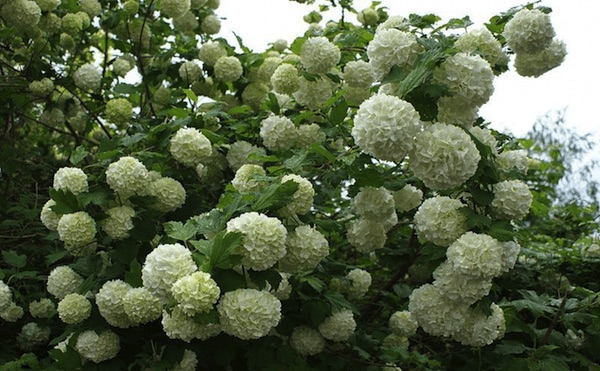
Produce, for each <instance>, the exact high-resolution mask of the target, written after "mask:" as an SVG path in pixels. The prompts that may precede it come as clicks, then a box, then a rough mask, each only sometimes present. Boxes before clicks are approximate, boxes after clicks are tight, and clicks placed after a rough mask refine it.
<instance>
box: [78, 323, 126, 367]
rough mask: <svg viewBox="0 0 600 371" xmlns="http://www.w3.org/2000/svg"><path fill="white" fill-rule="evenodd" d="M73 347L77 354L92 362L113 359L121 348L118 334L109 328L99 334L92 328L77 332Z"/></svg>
mask: <svg viewBox="0 0 600 371" xmlns="http://www.w3.org/2000/svg"><path fill="white" fill-rule="evenodd" d="M75 349H76V350H77V351H78V352H79V354H80V355H81V356H82V357H83V358H85V359H87V360H90V361H92V362H94V363H100V362H103V361H107V360H109V359H113V358H115V357H116V356H117V354H118V353H119V350H121V344H120V340H119V336H118V335H117V334H115V333H114V332H112V331H110V330H106V331H104V332H102V333H101V334H100V335H98V334H97V333H96V331H94V330H87V331H84V332H82V333H81V334H79V336H78V337H77V342H76V343H75Z"/></svg>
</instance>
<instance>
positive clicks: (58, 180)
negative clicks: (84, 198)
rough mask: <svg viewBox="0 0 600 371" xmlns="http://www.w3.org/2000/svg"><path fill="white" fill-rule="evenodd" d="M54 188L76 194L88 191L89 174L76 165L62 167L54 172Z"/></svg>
mask: <svg viewBox="0 0 600 371" xmlns="http://www.w3.org/2000/svg"><path fill="white" fill-rule="evenodd" d="M53 188H54V189H56V190H57V191H58V190H62V191H69V192H71V193H73V194H74V195H77V194H80V193H83V192H87V191H88V180H87V175H86V174H85V173H84V172H83V170H81V169H79V168H76V167H61V168H60V169H58V170H57V171H56V173H54V185H53Z"/></svg>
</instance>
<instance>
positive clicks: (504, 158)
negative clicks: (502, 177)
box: [496, 149, 529, 173]
mask: <svg viewBox="0 0 600 371" xmlns="http://www.w3.org/2000/svg"><path fill="white" fill-rule="evenodd" d="M496 167H497V168H498V170H500V172H503V173H508V172H510V171H511V170H513V169H516V170H518V171H519V172H521V173H527V170H528V169H529V157H527V151H526V150H524V149H516V150H508V151H503V152H502V153H500V154H499V155H498V156H496Z"/></svg>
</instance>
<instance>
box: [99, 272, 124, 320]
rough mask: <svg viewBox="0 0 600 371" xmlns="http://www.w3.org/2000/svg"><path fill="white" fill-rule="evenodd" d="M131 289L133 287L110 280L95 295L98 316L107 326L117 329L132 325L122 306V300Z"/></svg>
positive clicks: (119, 281) (122, 282)
mask: <svg viewBox="0 0 600 371" xmlns="http://www.w3.org/2000/svg"><path fill="white" fill-rule="evenodd" d="M131 289H133V287H131V285H129V284H128V283H126V282H124V281H121V280H112V281H108V282H106V283H104V285H102V287H101V288H100V290H99V291H98V293H97V294H96V305H97V306H98V310H99V311H100V315H101V316H102V317H104V319H105V320H106V322H108V324H109V325H111V326H114V327H119V328H128V327H129V326H131V325H132V323H131V321H130V320H129V317H128V316H127V314H126V313H125V308H124V306H123V298H125V296H126V295H127V293H128V292H129V290H131Z"/></svg>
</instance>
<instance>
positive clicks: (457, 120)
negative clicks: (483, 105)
mask: <svg viewBox="0 0 600 371" xmlns="http://www.w3.org/2000/svg"><path fill="white" fill-rule="evenodd" d="M437 106H438V114H437V121H438V122H443V123H446V124H449V125H456V126H460V127H463V128H467V129H468V128H471V127H472V126H473V123H475V120H477V117H479V107H478V106H477V105H474V104H471V102H465V101H464V99H462V98H461V97H456V96H448V95H445V96H443V97H441V98H440V99H439V100H438V103H437Z"/></svg>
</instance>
